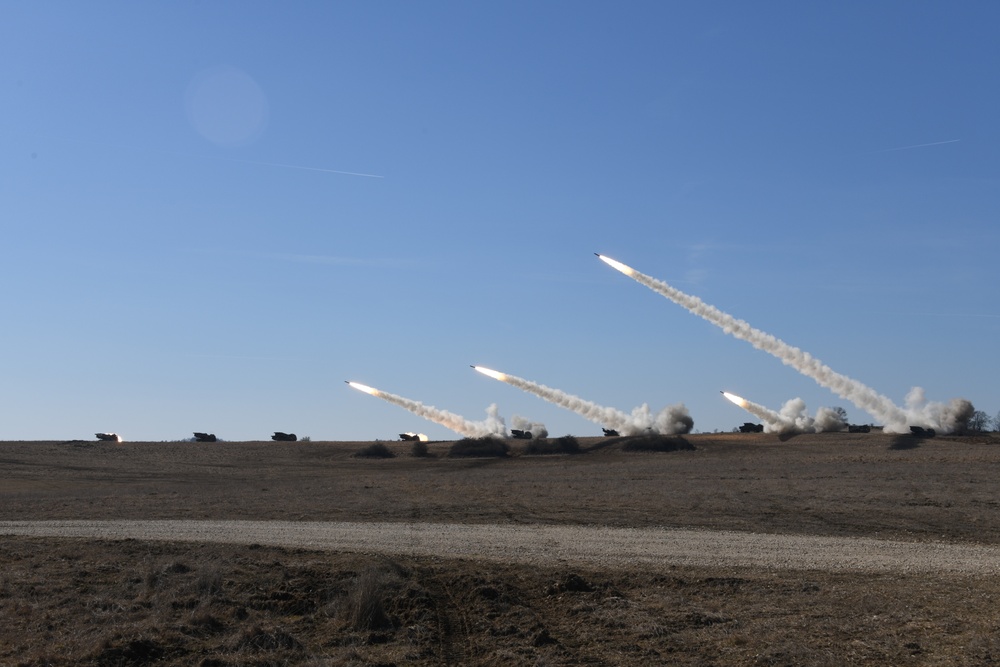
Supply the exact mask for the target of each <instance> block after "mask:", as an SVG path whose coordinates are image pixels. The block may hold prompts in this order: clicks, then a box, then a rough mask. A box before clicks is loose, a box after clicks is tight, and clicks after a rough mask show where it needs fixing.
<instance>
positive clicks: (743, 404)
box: [722, 391, 747, 408]
mask: <svg viewBox="0 0 1000 667" xmlns="http://www.w3.org/2000/svg"><path fill="white" fill-rule="evenodd" d="M722 395H723V396H725V397H726V398H728V399H729V400H730V401H732V402H733V403H735V404H736V405H738V406H740V407H741V408H743V407H746V404H747V400H746V399H745V398H740V397H739V396H737V395H736V394H730V393H729V392H728V391H724V392H722Z"/></svg>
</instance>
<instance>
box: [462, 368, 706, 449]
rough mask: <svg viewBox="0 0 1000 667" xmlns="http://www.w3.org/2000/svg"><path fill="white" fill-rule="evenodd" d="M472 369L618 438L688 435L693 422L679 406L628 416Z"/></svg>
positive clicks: (541, 386)
mask: <svg viewBox="0 0 1000 667" xmlns="http://www.w3.org/2000/svg"><path fill="white" fill-rule="evenodd" d="M473 368H475V369H476V370H477V371H479V372H480V373H482V374H483V375H488V376H489V377H491V378H493V379H494V380H500V381H501V382H505V383H507V384H509V385H511V386H513V387H517V388H518V389H521V390H522V391H526V392H528V393H529V394H534V395H535V396H538V397H539V398H542V399H544V400H546V401H548V402H550V403H554V404H555V405H558V406H559V407H561V408H566V409H567V410H570V411H572V412H575V413H576V414H578V415H580V416H581V417H583V418H584V419H589V420H590V421H592V422H594V423H596V424H600V425H601V426H602V427H604V428H609V429H614V430H616V431H618V432H619V433H620V434H622V435H640V434H642V433H648V432H650V431H652V432H654V433H661V434H663V435H675V434H681V433H690V431H691V428H692V427H693V426H694V420H693V419H691V416H690V414H688V410H687V408H686V407H685V406H684V404H683V403H678V404H677V405H670V406H667V407H666V408H664V409H663V410H661V411H660V412H659V413H657V414H655V415H654V414H652V413H651V411H650V409H649V406H648V405H647V404H645V403H643V404H642V405H641V406H639V407H637V408H635V409H634V410H633V411H632V414H631V415H628V414H625V413H624V412H622V411H621V410H617V409H615V408H608V407H604V406H603V405H598V404H597V403H592V402H591V401H587V400H584V399H582V398H580V397H579V396H574V395H572V394H567V393H566V392H564V391H560V390H559V389H553V388H552V387H547V386H545V385H544V384H538V383H537V382H532V381H531V380H525V379H524V378H519V377H517V376H516V375H508V374H506V373H501V372H499V371H494V370H491V369H489V368H484V367H482V366H473Z"/></svg>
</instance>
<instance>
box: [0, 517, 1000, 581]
mask: <svg viewBox="0 0 1000 667" xmlns="http://www.w3.org/2000/svg"><path fill="white" fill-rule="evenodd" d="M0 535H20V536H32V537H60V538H77V539H99V540H123V539H136V540H144V541H169V542H218V543H229V544H261V545H268V546H280V547H297V548H306V549H318V550H326V551H347V552H358V553H377V554H392V555H410V556H425V557H426V556H432V557H440V558H469V559H480V560H490V561H498V562H506V563H523V564H528V565H556V564H563V563H565V564H570V563H576V564H589V565H596V566H601V567H610V568H627V567H632V566H636V565H643V566H646V567H650V566H654V567H655V566H669V565H694V566H721V567H733V566H749V567H761V568H767V569H779V570H824V571H830V572H896V573H909V572H929V573H930V572H937V573H956V574H977V575H982V574H997V573H1000V546H984V545H974V544H954V543H944V542H902V541H892V540H879V539H874V538H867V537H825V536H813V535H778V534H765V533H740V532H732V531H709V530H687V529H670V528H652V529H650V528H608V527H601V526H552V525H507V524H492V525H483V524H448V523H427V522H410V523H350V522H324V521H216V520H203V521H189V520H111V521H0Z"/></svg>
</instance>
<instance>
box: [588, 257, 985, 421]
mask: <svg viewBox="0 0 1000 667" xmlns="http://www.w3.org/2000/svg"><path fill="white" fill-rule="evenodd" d="M595 254H597V253H595ZM597 256H598V257H600V258H601V261H603V262H604V263H606V264H608V265H609V266H611V267H613V268H615V269H617V270H618V271H620V272H622V273H624V274H625V275H626V276H628V277H629V278H632V279H633V280H635V281H636V282H638V283H640V284H642V285H645V286H646V287H648V288H649V289H651V290H653V291H654V292H656V293H657V294H659V295H661V296H664V297H666V298H667V299H670V300H671V301H673V302H674V303H676V304H678V305H679V306H681V307H683V308H685V309H687V310H688V311H689V312H691V313H694V314H695V315H697V316H698V317H700V318H702V319H704V320H707V321H709V322H711V323H712V324H714V325H715V326H717V327H719V328H720V329H722V330H723V331H725V332H726V333H727V334H729V335H730V336H733V337H735V338H739V339H740V340H745V341H747V342H748V343H750V344H751V345H753V346H754V347H755V348H757V349H758V350H763V351H764V352H767V353H768V354H770V355H772V356H774V357H777V358H778V359H780V360H781V362H782V363H783V364H785V365H786V366H791V367H792V368H794V369H795V370H797V371H798V372H799V373H802V374H803V375H805V376H806V377H809V378H812V379H813V380H814V381H815V382H816V383H817V384H819V385H820V386H822V387H826V388H827V389H829V390H831V391H832V392H833V393H835V394H836V395H837V396H840V397H841V398H843V399H846V400H848V401H850V402H851V403H853V404H854V405H856V406H857V407H858V408H860V409H861V410H864V411H865V412H867V413H868V414H870V415H871V416H873V417H875V418H876V419H877V420H879V421H880V422H882V423H883V424H884V425H885V430H886V431H888V432H890V433H905V432H907V431H908V427H909V426H922V427H924V428H933V429H935V430H939V431H941V432H944V433H951V432H954V431H956V430H961V429H962V428H964V426H965V423H966V422H967V421H968V420H969V417H971V416H972V412H973V410H974V408H973V407H972V403H970V402H969V401H967V400H966V399H963V398H956V399H953V400H952V401H951V402H949V403H948V404H947V405H945V404H942V403H929V402H927V401H926V400H924V398H923V390H920V389H914V390H913V391H911V392H910V396H908V397H907V408H906V409H905V410H904V409H902V408H900V407H899V406H897V405H896V404H895V403H893V402H892V400H891V399H889V398H888V397H886V396H883V395H882V394H879V393H878V392H876V391H875V390H874V389H872V388H871V387H868V386H866V385H865V384H863V383H861V382H858V381H857V380H853V379H851V378H849V377H847V376H846V375H842V374H840V373H837V372H836V371H834V370H833V369H832V368H830V367H829V366H827V365H826V364H824V363H822V362H821V361H820V360H819V359H817V358H815V357H813V356H812V355H811V354H809V353H808V352H803V351H802V350H800V349H799V348H797V347H793V346H792V345H789V344H788V343H786V342H784V341H783V340H781V339H779V338H776V337H774V336H772V335H771V334H768V333H765V332H763V331H761V330H760V329H755V328H754V327H752V326H750V324H749V323H747V322H745V321H743V320H740V319H737V318H735V317H733V316H732V315H729V314H728V313H724V312H722V311H721V310H719V309H718V308H716V307H715V306H710V305H708V304H707V303H705V302H704V301H702V300H701V299H699V298H698V297H695V296H691V295H689V294H685V293H684V292H682V291H680V290H678V289H676V288H674V287H671V286H670V285H668V284H667V283H665V282H663V281H660V280H657V279H655V278H653V277H651V276H647V275H646V274H644V273H640V272H639V271H636V270H635V269H633V268H632V267H630V266H628V265H626V264H622V263H621V262H619V261H616V260H614V259H611V258H610V257H605V256H604V255H600V254H597Z"/></svg>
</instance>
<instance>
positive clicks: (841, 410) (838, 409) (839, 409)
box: [830, 405, 849, 424]
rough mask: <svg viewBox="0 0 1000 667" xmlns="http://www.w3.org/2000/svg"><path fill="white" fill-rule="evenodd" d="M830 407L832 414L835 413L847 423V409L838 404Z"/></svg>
mask: <svg viewBox="0 0 1000 667" xmlns="http://www.w3.org/2000/svg"><path fill="white" fill-rule="evenodd" d="M830 409H831V410H833V414H835V415H837V416H838V417H840V419H841V421H843V422H844V423H845V424H847V423H849V422H848V421H847V410H845V409H844V408H842V407H840V406H839V405H836V406H834V407H832V408H830Z"/></svg>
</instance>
